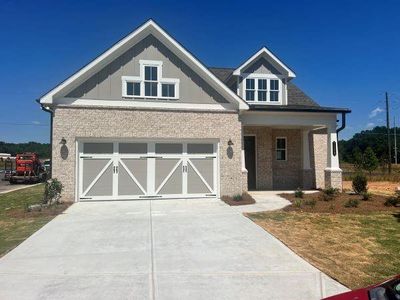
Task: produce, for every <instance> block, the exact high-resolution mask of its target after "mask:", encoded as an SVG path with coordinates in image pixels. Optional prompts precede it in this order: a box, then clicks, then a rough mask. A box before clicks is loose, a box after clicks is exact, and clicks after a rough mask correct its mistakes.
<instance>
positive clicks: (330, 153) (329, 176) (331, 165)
mask: <svg viewBox="0 0 400 300" xmlns="http://www.w3.org/2000/svg"><path fill="white" fill-rule="evenodd" d="M327 135H328V138H327V140H328V145H327V167H326V169H325V188H329V187H333V188H337V189H339V190H342V187H343V186H342V170H341V169H340V167H339V150H338V143H337V133H336V124H335V126H333V125H330V126H328V127H327Z"/></svg>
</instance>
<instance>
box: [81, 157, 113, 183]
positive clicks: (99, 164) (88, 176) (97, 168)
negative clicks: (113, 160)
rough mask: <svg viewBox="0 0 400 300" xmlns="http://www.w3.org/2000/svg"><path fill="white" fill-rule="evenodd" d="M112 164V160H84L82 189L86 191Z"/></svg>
mask: <svg viewBox="0 0 400 300" xmlns="http://www.w3.org/2000/svg"><path fill="white" fill-rule="evenodd" d="M109 162H110V159H109V158H107V159H104V158H103V159H91V158H90V159H89V158H84V159H83V162H82V170H83V172H82V189H83V191H86V190H87V188H88V187H89V185H90V184H91V183H92V182H93V181H94V180H95V178H96V177H97V176H98V175H99V174H100V172H101V170H103V169H104V167H105V166H106V165H107V164H108V163H109Z"/></svg>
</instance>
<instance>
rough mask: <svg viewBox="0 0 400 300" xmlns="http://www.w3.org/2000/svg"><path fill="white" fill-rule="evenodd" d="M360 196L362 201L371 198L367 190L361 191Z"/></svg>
mask: <svg viewBox="0 0 400 300" xmlns="http://www.w3.org/2000/svg"><path fill="white" fill-rule="evenodd" d="M361 196H362V199H363V200H364V201H367V200H369V199H371V197H372V194H371V193H369V192H363V193H361Z"/></svg>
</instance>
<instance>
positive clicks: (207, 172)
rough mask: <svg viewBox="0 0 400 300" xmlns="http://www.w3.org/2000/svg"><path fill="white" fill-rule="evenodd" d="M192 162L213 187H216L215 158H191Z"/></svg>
mask: <svg viewBox="0 0 400 300" xmlns="http://www.w3.org/2000/svg"><path fill="white" fill-rule="evenodd" d="M190 162H191V163H192V164H193V166H194V167H195V168H196V169H197V171H198V172H199V174H200V176H202V177H203V179H204V180H205V181H206V182H207V184H208V185H209V186H210V187H211V189H214V158H212V157H208V158H191V159H190Z"/></svg>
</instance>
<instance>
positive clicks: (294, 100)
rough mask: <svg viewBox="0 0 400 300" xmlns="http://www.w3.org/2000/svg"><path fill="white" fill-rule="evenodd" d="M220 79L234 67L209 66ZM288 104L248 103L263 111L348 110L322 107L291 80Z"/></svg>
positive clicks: (227, 74) (347, 110)
mask: <svg viewBox="0 0 400 300" xmlns="http://www.w3.org/2000/svg"><path fill="white" fill-rule="evenodd" d="M209 69H210V71H211V72H212V73H213V74H214V75H215V76H217V77H218V78H219V79H220V80H221V81H223V82H225V83H227V82H228V81H229V79H230V78H231V76H232V75H233V71H234V70H235V69H234V68H215V67H212V68H209ZM287 92H288V105H257V104H250V105H249V106H250V110H263V111H300V112H350V110H349V109H347V108H336V107H323V106H320V105H319V104H318V103H317V102H315V101H314V100H313V99H312V98H311V97H309V96H308V95H307V94H306V93H304V92H303V91H302V90H301V89H300V88H299V87H298V86H297V85H295V84H294V83H293V82H291V81H290V82H289V83H288V85H287Z"/></svg>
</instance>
